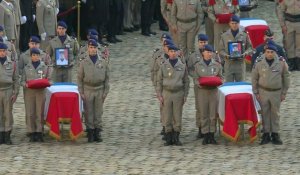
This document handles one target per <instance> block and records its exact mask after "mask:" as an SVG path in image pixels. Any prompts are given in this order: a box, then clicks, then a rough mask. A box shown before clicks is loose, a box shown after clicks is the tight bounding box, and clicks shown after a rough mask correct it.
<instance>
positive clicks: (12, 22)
mask: <svg viewBox="0 0 300 175" xmlns="http://www.w3.org/2000/svg"><path fill="white" fill-rule="evenodd" d="M0 25H2V26H4V28H5V30H4V35H6V36H7V39H8V40H9V41H11V40H12V41H15V40H16V38H17V25H16V19H15V11H14V7H13V5H12V4H11V3H7V2H6V1H2V2H1V3H0Z"/></svg>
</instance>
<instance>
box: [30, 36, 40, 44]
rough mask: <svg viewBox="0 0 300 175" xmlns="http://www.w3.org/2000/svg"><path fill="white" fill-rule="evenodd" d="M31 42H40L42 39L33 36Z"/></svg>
mask: <svg viewBox="0 0 300 175" xmlns="http://www.w3.org/2000/svg"><path fill="white" fill-rule="evenodd" d="M29 42H33V43H40V42H41V41H40V39H39V38H38V37H37V36H31V37H30V39H29Z"/></svg>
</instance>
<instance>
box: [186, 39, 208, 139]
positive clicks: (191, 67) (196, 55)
mask: <svg viewBox="0 0 300 175" xmlns="http://www.w3.org/2000/svg"><path fill="white" fill-rule="evenodd" d="M207 44H208V36H207V35H205V34H199V35H198V49H197V50H196V51H195V52H193V53H192V54H190V55H189V57H188V59H187V68H188V73H189V75H190V76H191V77H192V79H193V82H194V94H195V108H196V126H197V128H198V129H199V130H198V135H197V138H199V139H200V138H203V134H202V132H201V119H200V110H199V105H198V100H197V96H198V95H197V94H198V83H197V82H198V76H197V74H196V72H195V64H196V63H197V62H199V61H200V60H201V58H202V52H203V51H204V46H205V45H207Z"/></svg>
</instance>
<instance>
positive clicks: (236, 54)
mask: <svg viewBox="0 0 300 175" xmlns="http://www.w3.org/2000/svg"><path fill="white" fill-rule="evenodd" d="M228 53H229V55H230V58H231V59H236V58H241V57H242V54H243V49H242V43H241V42H228Z"/></svg>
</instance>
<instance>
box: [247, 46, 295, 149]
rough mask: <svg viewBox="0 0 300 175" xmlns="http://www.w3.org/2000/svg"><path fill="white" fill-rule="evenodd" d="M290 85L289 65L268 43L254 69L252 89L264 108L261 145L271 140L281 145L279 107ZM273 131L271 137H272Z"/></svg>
mask: <svg viewBox="0 0 300 175" xmlns="http://www.w3.org/2000/svg"><path fill="white" fill-rule="evenodd" d="M289 85H290V78H289V71H288V66H287V64H286V62H285V60H284V59H279V58H278V56H277V55H276V47H275V46H273V45H270V44H269V45H267V47H266V48H265V53H264V55H263V56H262V59H260V60H257V61H256V65H254V67H253V70H252V89H253V93H254V94H255V95H256V99H257V100H258V101H259V103H260V106H261V109H262V119H263V131H264V134H263V136H262V140H261V142H260V144H261V145H263V144H267V143H269V142H270V141H271V138H272V143H273V144H276V145H281V144H282V141H281V139H280V137H279V134H278V132H279V118H280V116H279V108H280V103H281V102H282V101H284V100H285V97H286V93H287V91H288V88H289ZM270 133H271V138H270Z"/></svg>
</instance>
